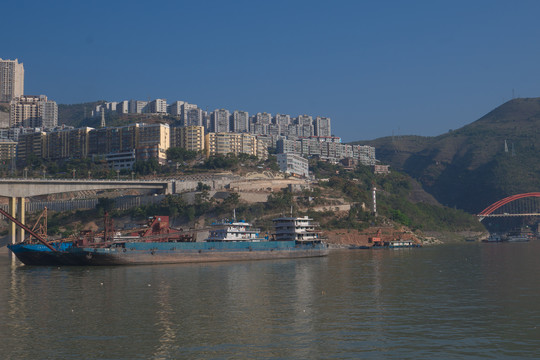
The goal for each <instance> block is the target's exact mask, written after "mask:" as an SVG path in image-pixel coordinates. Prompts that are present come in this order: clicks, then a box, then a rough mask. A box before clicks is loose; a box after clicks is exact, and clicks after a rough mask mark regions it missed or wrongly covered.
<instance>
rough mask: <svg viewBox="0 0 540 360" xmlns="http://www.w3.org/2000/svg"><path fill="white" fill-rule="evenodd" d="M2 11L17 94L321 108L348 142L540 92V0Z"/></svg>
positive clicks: (61, 6)
mask: <svg viewBox="0 0 540 360" xmlns="http://www.w3.org/2000/svg"><path fill="white" fill-rule="evenodd" d="M2 12H3V16H2V21H1V22H0V33H2V34H4V36H2V40H1V41H0V58H3V59H15V58H17V59H19V61H20V62H23V63H24V68H25V93H26V94H29V95H39V94H45V95H47V96H48V97H49V98H50V99H52V100H54V101H56V102H57V103H59V104H75V103H82V102H90V101H96V100H106V101H121V100H129V99H136V100H152V99H156V98H161V99H167V101H168V102H169V103H171V102H173V101H176V100H182V101H187V102H189V103H194V104H197V105H199V107H200V108H202V109H204V110H208V111H213V110H214V109H221V108H225V109H228V110H230V111H231V112H232V111H234V110H244V111H248V112H249V113H250V114H255V113H257V112H269V113H272V114H275V113H281V114H290V115H291V116H292V117H295V116H298V115H300V114H308V115H312V116H313V117H315V116H327V117H330V118H331V119H332V133H333V134H334V135H335V136H340V137H341V138H342V139H343V141H344V142H349V141H356V140H371V139H375V138H378V137H382V136H391V135H422V136H436V135H440V134H443V133H445V132H448V131H449V130H450V129H458V128H460V127H462V126H464V125H467V124H469V123H471V122H473V121H475V120H477V119H479V118H480V117H482V116H483V115H485V114H486V113H488V112H489V111H491V110H493V109H494V108H495V107H497V106H499V105H501V104H503V103H504V102H506V101H509V100H511V99H512V98H513V97H540V81H539V79H540V21H539V20H538V14H540V1H536V0H531V1H528V0H511V1H510V0H509V1H499V0H485V1H483V0H469V1H461V0H453V1H439V0H429V1H415V0H409V1H384V0H380V1H360V0H358V1H340V0H334V1H318V0H311V1H295V0H288V1H281V0H272V1H262V0H248V1H235V0H228V1H205V0H199V1H153V2H150V1H145V2H142V1H136V0H130V1H125V0H115V1H100V0H97V1H85V2H80V1H72V0H71V1H54V0H51V1H34V0H27V1H10V2H7V3H6V4H3V5H2ZM5 14H9V15H8V16H6V15H5ZM59 122H60V123H62V119H61V118H60V119H59Z"/></svg>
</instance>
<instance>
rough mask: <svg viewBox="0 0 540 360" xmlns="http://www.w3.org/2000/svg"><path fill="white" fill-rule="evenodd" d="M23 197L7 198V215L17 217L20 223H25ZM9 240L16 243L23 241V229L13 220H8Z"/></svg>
mask: <svg viewBox="0 0 540 360" xmlns="http://www.w3.org/2000/svg"><path fill="white" fill-rule="evenodd" d="M24 200H25V199H24V197H10V198H9V215H11V216H13V217H14V218H17V219H18V220H19V221H20V222H21V223H23V224H24V223H25V221H26V220H25V213H26V211H25V206H24ZM8 236H9V242H10V243H11V244H16V243H19V242H22V241H24V229H21V228H18V227H17V226H16V225H15V223H14V222H12V221H10V222H9V226H8Z"/></svg>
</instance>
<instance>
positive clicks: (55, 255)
mask: <svg viewBox="0 0 540 360" xmlns="http://www.w3.org/2000/svg"><path fill="white" fill-rule="evenodd" d="M51 245H52V246H53V247H54V248H55V249H57V250H58V251H52V250H51V249H49V248H48V247H46V246H45V245H43V244H25V243H21V244H14V245H8V246H7V247H8V249H9V250H11V252H13V254H15V256H16V257H17V259H19V260H20V261H21V262H22V263H23V264H26V265H44V266H57V265H65V264H66V263H67V262H68V261H69V256H68V255H67V254H68V252H69V250H70V249H71V248H73V243H72V242H62V243H57V244H55V243H52V244H51Z"/></svg>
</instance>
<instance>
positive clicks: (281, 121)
mask: <svg viewBox="0 0 540 360" xmlns="http://www.w3.org/2000/svg"><path fill="white" fill-rule="evenodd" d="M290 123H291V116H290V115H286V114H276V116H275V117H274V124H276V125H281V127H284V126H289V124H290Z"/></svg>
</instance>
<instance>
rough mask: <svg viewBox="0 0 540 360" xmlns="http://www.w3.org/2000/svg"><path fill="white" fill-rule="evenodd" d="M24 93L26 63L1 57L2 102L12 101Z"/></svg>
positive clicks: (0, 90) (0, 84) (0, 92)
mask: <svg viewBox="0 0 540 360" xmlns="http://www.w3.org/2000/svg"><path fill="white" fill-rule="evenodd" d="M23 94H24V65H23V63H20V64H19V60H18V59H15V60H3V59H1V58H0V102H10V101H11V100H13V99H15V98H17V97H20V96H22V95H23Z"/></svg>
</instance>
